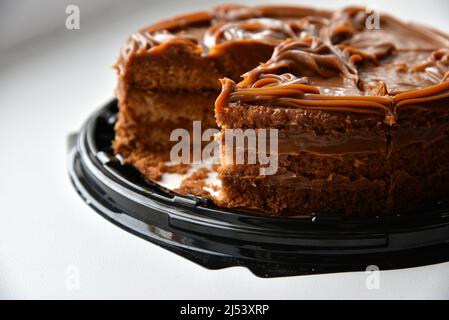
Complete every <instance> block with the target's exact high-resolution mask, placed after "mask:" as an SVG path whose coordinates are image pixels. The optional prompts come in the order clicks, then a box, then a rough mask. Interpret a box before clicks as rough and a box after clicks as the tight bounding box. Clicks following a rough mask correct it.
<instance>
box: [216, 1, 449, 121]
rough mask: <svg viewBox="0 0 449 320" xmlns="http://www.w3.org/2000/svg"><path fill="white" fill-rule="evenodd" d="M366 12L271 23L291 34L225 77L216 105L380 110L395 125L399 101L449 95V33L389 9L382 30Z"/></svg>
mask: <svg viewBox="0 0 449 320" xmlns="http://www.w3.org/2000/svg"><path fill="white" fill-rule="evenodd" d="M367 12H368V11H367V10H366V9H365V8H362V7H350V8H345V9H343V10H340V11H337V12H335V13H334V14H332V15H331V16H330V17H323V16H319V17H316V16H306V17H302V18H299V19H297V20H295V21H289V24H287V25H285V22H283V23H284V24H283V25H282V24H279V25H278V27H277V28H272V29H269V33H270V34H271V33H273V32H274V33H275V34H277V35H278V34H280V33H282V34H283V35H285V36H286V39H285V40H284V41H283V42H282V43H280V44H279V45H277V46H276V48H275V50H274V53H273V56H272V57H271V59H270V60H269V61H267V62H266V63H263V64H261V65H260V66H259V67H257V68H255V69H253V70H251V71H249V72H247V73H246V74H244V75H243V81H242V82H240V83H238V84H236V83H234V82H233V81H232V80H229V79H223V80H222V87H223V89H222V93H221V95H220V96H219V98H218V99H217V102H216V108H217V109H218V110H219V109H220V108H222V107H223V106H225V105H228V104H229V103H235V102H242V103H247V104H257V105H266V106H273V107H286V108H303V109H311V110H322V111H329V112H334V111H340V112H350V113H354V114H365V115H370V114H371V115H381V116H383V117H384V122H385V123H387V124H389V125H392V124H394V123H395V122H396V121H397V111H398V108H399V107H402V106H405V105H408V106H410V107H412V106H416V105H417V104H419V103H423V102H429V101H434V100H438V99H444V98H449V37H448V36H447V35H445V34H443V33H441V32H438V31H435V30H433V29H430V28H427V27H423V26H419V25H416V24H411V23H404V22H401V21H398V20H396V19H395V18H393V17H391V16H389V15H386V14H380V20H379V22H380V25H379V29H369V28H367V26H366V25H365V22H366V21H367V19H368V13H367ZM257 34H261V33H260V32H258V33H257ZM269 38H271V36H269Z"/></svg>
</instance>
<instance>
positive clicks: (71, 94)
mask: <svg viewBox="0 0 449 320" xmlns="http://www.w3.org/2000/svg"><path fill="white" fill-rule="evenodd" d="M235 2H238V1H235ZM244 2H245V3H248V1H244ZM251 2H252V1H251ZM259 2H261V1H259ZM287 2H288V1H285V3H287ZM290 2H293V1H290ZM308 2H309V3H310V1H308ZM351 2H352V3H354V1H318V0H316V1H313V3H314V4H315V5H316V6H324V7H334V8H337V7H340V6H341V5H343V4H349V3H351ZM72 3H75V4H79V6H80V9H81V29H80V30H75V31H68V30H66V29H65V24H64V22H65V19H66V15H65V7H66V5H68V4H72ZM215 3H218V1H171V0H164V1H157V2H156V1H155V2H151V1H131V2H130V1H126V4H125V2H124V1H122V2H119V1H114V2H109V1H105V0H102V1H97V2H94V4H92V1H87V0H83V1H56V0H55V1H50V0H46V1H40V2H37V1H27V0H19V1H12V0H10V1H2V2H1V3H0V120H1V122H0V150H1V151H0V152H1V153H0V215H1V219H0V298H68V299H71V298H146V299H156V298H174V299H177V298H184V299H196V298H203V299H204V298H211V299H215V298H224V299H226V298H246V299H253V298H254V299H259V298H270V299H311V298H324V299H327V298H333V299H341V298H355V299H369V298H374V299H378V298H386V299H388V298H446V299H447V298H449V263H445V264H439V265H433V266H427V267H422V268H414V269H408V270H396V271H388V272H381V276H380V289H378V290H368V289H367V288H366V287H365V280H366V277H367V275H366V274H365V273H363V272H360V273H344V274H331V275H321V276H303V277H291V278H278V279H260V278H256V277H255V276H253V275H252V274H251V273H250V272H249V271H248V270H246V269H244V268H230V269H225V270H221V271H209V270H205V269H203V268H202V267H199V266H197V265H195V264H193V263H191V262H189V261H187V260H184V259H182V258H179V257H178V256H176V255H174V254H172V253H169V252H167V251H165V250H163V249H161V248H159V247H157V246H155V245H152V244H150V243H148V242H145V241H144V240H141V239H139V238H136V237H134V236H132V235H130V234H128V233H126V232H125V231H122V230H121V229H119V228H117V227H115V226H114V225H112V224H110V223H109V222H107V221H106V220H104V219H103V218H101V217H100V216H99V215H97V214H96V213H95V212H94V211H93V210H92V209H90V208H89V207H88V206H87V205H86V204H84V203H83V202H82V200H81V199H80V198H79V197H78V195H77V194H76V192H75V190H74V189H73V187H72V186H71V184H70V182H69V179H68V177H67V173H66V171H67V170H66V138H67V135H68V134H69V133H71V132H73V131H76V130H77V129H78V128H79V127H80V126H81V124H82V123H83V121H84V120H85V119H86V118H87V117H88V115H89V114H90V113H91V112H92V111H94V110H95V109H96V108H97V107H99V106H101V105H102V104H103V103H105V102H107V101H108V100H109V99H110V98H111V97H112V96H113V89H114V86H115V81H116V79H115V74H114V72H113V70H112V68H111V66H112V65H113V64H114V62H115V60H116V58H117V53H118V50H119V47H120V45H121V44H122V43H123V41H124V40H125V39H126V37H127V35H128V34H130V33H131V32H133V31H134V30H136V29H137V28H139V27H141V26H143V25H145V24H150V23H152V22H154V21H156V20H157V19H160V18H165V17H169V16H171V15H174V14H178V13H182V12H184V11H190V10H196V9H204V8H208V7H210V6H211V5H213V4H215ZM295 3H301V1H295ZM365 3H367V4H368V5H369V4H370V3H371V4H373V5H374V8H376V9H379V8H380V9H383V10H387V11H395V12H396V14H397V15H399V16H400V17H401V18H404V19H408V20H414V21H418V22H422V23H427V24H431V25H433V26H435V27H438V28H440V29H442V30H445V31H449V21H448V20H447V12H449V3H448V2H447V1H444V0H441V1H430V0H427V1H425V4H424V3H423V1H365ZM71 272H75V273H78V274H79V288H78V289H77V288H71V287H70V286H67V283H68V281H70V279H71V278H67V276H68V274H71Z"/></svg>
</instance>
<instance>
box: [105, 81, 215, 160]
mask: <svg viewBox="0 0 449 320" xmlns="http://www.w3.org/2000/svg"><path fill="white" fill-rule="evenodd" d="M118 99H119V104H120V112H119V116H118V120H117V123H116V125H115V140H114V143H113V148H114V151H115V152H116V153H118V154H121V155H122V156H123V157H125V159H126V158H127V157H128V155H129V154H130V153H131V152H132V151H133V150H137V151H138V152H139V153H140V152H143V151H149V150H153V151H155V150H169V148H170V146H171V145H172V143H171V142H170V134H171V132H172V131H173V130H175V129H178V128H185V129H186V130H188V131H189V132H191V131H192V122H193V121H201V123H202V126H203V128H204V129H207V128H215V127H216V122H215V119H214V116H213V114H212V113H211V105H213V101H214V99H215V93H214V92H198V93H186V92H178V93H164V92H155V91H148V90H141V89H136V88H129V89H128V90H127V91H126V94H125V93H123V92H122V91H120V90H118Z"/></svg>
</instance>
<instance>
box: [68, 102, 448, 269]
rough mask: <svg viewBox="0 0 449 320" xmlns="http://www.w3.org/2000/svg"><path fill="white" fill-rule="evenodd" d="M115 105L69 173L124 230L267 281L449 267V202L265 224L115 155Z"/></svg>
mask: <svg viewBox="0 0 449 320" xmlns="http://www.w3.org/2000/svg"><path fill="white" fill-rule="evenodd" d="M116 116H117V102H116V101H115V100H113V101H111V102H110V103H109V104H107V105H106V106H104V107H103V108H101V109H100V110H98V111H97V112H96V113H94V114H93V115H92V116H91V117H90V118H89V119H88V121H87V122H86V124H85V125H84V126H83V127H82V129H81V130H80V131H79V133H77V134H74V135H71V136H70V137H69V143H68V144H69V150H68V153H69V174H70V178H71V181H72V182H73V184H74V186H75V188H76V189H77V191H78V193H79V194H80V195H81V197H82V198H83V199H84V201H85V202H86V203H87V204H89V205H90V206H91V207H92V208H93V209H95V211H97V212H98V213H100V214H101V215H102V216H103V217H105V218H106V219H107V220H109V221H111V222H113V223H114V224H116V225H118V226H119V227H121V228H123V229H124V230H126V231H128V232H131V233H133V234H135V235H137V236H139V237H142V238H144V239H146V240H148V241H150V242H152V243H155V244H157V245H159V246H161V247H163V248H166V249H167V250H170V251H172V252H174V253H176V254H178V255H180V256H183V257H185V258H187V259H189V260H191V261H193V262H196V263H198V264H200V265H202V266H204V267H206V268H209V269H222V268H226V267H231V266H245V267H247V268H248V269H249V270H251V271H252V272H253V273H254V274H256V275H257V276H261V277H276V276H291V275H304V274H317V273H330V272H343V271H357V270H360V271H362V270H366V268H367V266H369V265H375V266H377V267H379V269H381V270H385V269H397V268H405V267H414V266H422V265H427V264H434V263H439V262H445V261H449V203H448V202H446V201H441V202H439V203H437V204H435V205H434V206H433V207H429V208H426V209H425V210H421V211H420V212H417V213H416V214H411V215H407V216H394V217H385V218H378V217H374V218H364V219H354V218H352V219H350V218H343V217H340V216H333V215H312V216H298V217H294V218H275V217H263V216H260V215H255V214H253V213H249V212H244V211H237V210H226V209H222V208H218V207H216V206H215V205H214V204H213V203H210V202H209V201H207V200H206V199H203V198H198V197H195V196H192V197H185V196H180V195H177V194H175V193H173V192H171V191H170V190H166V189H164V188H162V187H160V186H159V185H157V184H152V183H148V182H146V181H145V180H144V179H142V177H141V176H140V174H139V173H138V172H137V171H136V170H135V169H133V168H131V167H129V166H126V165H122V164H121V163H120V161H119V159H117V157H115V156H114V154H113V153H112V151H111V148H110V146H111V141H112V140H113V138H114V131H113V126H114V123H115V121H116Z"/></svg>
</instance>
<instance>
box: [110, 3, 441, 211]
mask: <svg viewBox="0 0 449 320" xmlns="http://www.w3.org/2000/svg"><path fill="white" fill-rule="evenodd" d="M370 14H372V13H370V12H369V11H367V10H366V9H365V8H361V7H349V8H344V9H342V10H339V11H336V12H330V11H323V10H314V9H309V8H301V7H279V6H266V7H254V8H249V7H243V6H234V5H228V6H221V7H218V8H215V9H213V10H211V11H209V12H199V13H194V14H191V15H185V16H182V17H177V18H174V19H170V20H166V21H163V22H161V23H158V24H155V25H153V26H150V27H148V28H145V29H142V30H140V31H139V32H138V33H136V34H134V35H132V36H131V37H130V39H129V41H128V42H127V44H126V45H125V47H124V49H123V52H122V54H121V56H120V58H119V61H118V63H117V70H118V73H119V85H118V89H117V96H118V99H119V107H120V112H119V119H118V122H117V124H116V139H115V141H114V145H113V147H114V150H115V152H116V153H119V154H121V155H122V156H124V158H125V160H126V161H127V162H128V163H130V164H132V165H134V166H135V167H137V168H138V169H139V170H140V171H141V172H142V173H143V175H144V176H145V177H147V178H149V179H152V178H154V176H155V175H154V164H155V163H157V161H160V160H161V158H160V157H162V159H165V158H164V157H165V156H166V155H167V153H164V152H155V150H156V151H161V150H168V149H169V148H170V146H171V144H170V141H169V134H170V132H171V130H173V129H174V128H186V129H189V130H190V128H191V126H192V121H194V120H201V121H202V122H203V125H204V124H205V126H206V127H214V126H217V125H218V127H219V128H220V129H221V131H222V133H221V135H220V136H218V137H217V141H219V142H220V143H221V166H220V167H219V169H218V172H219V178H220V180H221V184H222V187H221V190H220V195H219V196H218V197H215V198H214V200H215V201H216V203H217V204H218V205H219V206H224V207H231V208H250V209H256V210H258V211H259V212H261V213H262V214H267V215H276V216H292V215H303V214H311V213H334V214H343V215H354V216H365V215H388V214H402V213H408V212H411V211H414V210H416V209H419V208H420V207H422V206H424V205H426V204H429V203H434V202H436V201H438V200H440V199H443V198H447V197H448V196H449V157H448V156H449V126H448V122H449V113H448V110H449V37H448V36H447V35H445V34H444V33H442V32H439V31H436V30H433V29H431V28H428V27H423V26H420V25H416V24H411V23H404V22H401V21H399V20H397V19H395V18H393V17H392V16H390V15H387V14H382V13H381V14H380V15H379V21H378V22H379V26H378V27H375V28H368V25H367V24H366V21H367V19H369V18H370ZM240 76H243V78H241V77H240ZM219 79H221V85H222V86H221V87H222V91H221V93H220V95H219V96H218V98H217V95H218V93H219V88H220V83H219V81H218V80H219ZM241 79H243V80H241ZM240 80H241V81H240ZM215 99H216V101H215ZM214 101H215V118H214V114H213V112H214V111H213V104H214ZM215 120H216V121H215ZM230 129H242V130H248V129H254V130H255V131H256V132H259V131H261V130H269V129H276V130H277V133H278V148H277V150H269V151H270V152H271V153H272V154H273V153H275V154H276V156H277V159H278V169H277V171H276V173H275V174H269V175H264V174H261V171H260V168H261V167H264V166H265V165H262V164H260V163H255V164H248V163H244V164H238V163H234V162H232V161H229V159H227V155H226V152H225V151H226V147H227V145H226V141H225V139H224V135H225V132H226V130H230ZM189 188H190V190H195V188H194V186H193V185H191V184H189ZM199 193H201V192H199Z"/></svg>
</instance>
